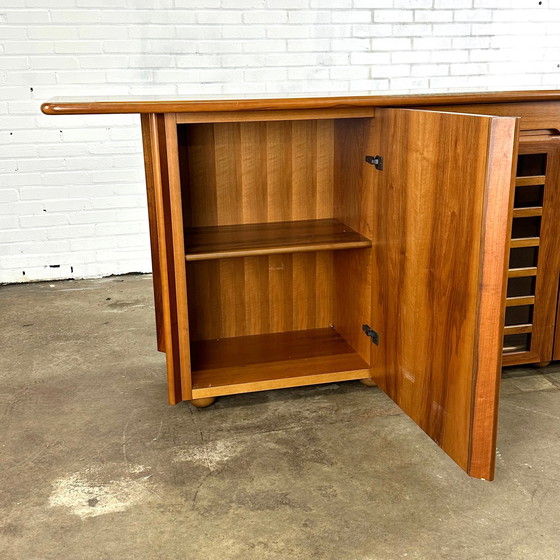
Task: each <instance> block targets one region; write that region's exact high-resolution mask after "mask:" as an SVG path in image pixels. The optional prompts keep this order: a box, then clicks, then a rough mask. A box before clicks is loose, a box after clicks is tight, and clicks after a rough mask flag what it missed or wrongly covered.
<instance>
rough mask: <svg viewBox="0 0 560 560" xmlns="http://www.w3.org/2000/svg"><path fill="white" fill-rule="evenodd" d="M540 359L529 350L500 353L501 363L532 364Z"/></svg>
mask: <svg viewBox="0 0 560 560" xmlns="http://www.w3.org/2000/svg"><path fill="white" fill-rule="evenodd" d="M539 361H540V358H539V355H538V354H536V353H535V352H531V351H530V350H527V351H521V352H505V353H504V354H503V355H502V365H503V366H504V367H507V366H518V365H521V364H534V363H537V362H539Z"/></svg>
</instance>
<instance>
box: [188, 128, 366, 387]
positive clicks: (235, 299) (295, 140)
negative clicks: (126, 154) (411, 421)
mask: <svg viewBox="0 0 560 560" xmlns="http://www.w3.org/2000/svg"><path fill="white" fill-rule="evenodd" d="M371 121H372V120H371V119H370V118H352V119H324V120H293V121H290V120H288V121H271V122H221V123H196V124H179V125H178V141H179V161H180V174H181V188H182V201H183V222H184V228H185V248H186V260H187V295H188V318H189V337H190V344H191V373H192V383H193V395H196V396H214V395H219V394H220V387H225V386H227V387H228V388H227V392H228V393H232V392H236V387H238V388H239V392H242V391H243V392H246V391H248V390H261V389H266V388H272V387H278V386H290V384H293V385H297V384H301V378H305V384H312V383H324V382H328V381H337V380H345V379H359V378H364V377H368V375H369V371H368V368H369V366H370V344H371V341H370V339H369V338H368V337H367V336H366V335H365V334H364V332H363V330H362V325H364V324H367V323H369V320H370V317H369V314H370V308H371V301H370V299H371V291H370V290H371V273H370V266H371V264H370V261H371V237H372V236H371V223H372V212H373V204H372V202H371V188H368V184H366V183H367V180H368V174H367V173H368V172H370V170H369V166H368V165H367V164H365V163H364V157H365V155H366V154H367V153H368V152H367V146H368V139H369V136H370V129H371ZM370 175H371V172H370ZM279 378H282V379H281V380H280V381H279ZM298 380H299V381H298Z"/></svg>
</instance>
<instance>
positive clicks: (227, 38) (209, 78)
mask: <svg viewBox="0 0 560 560" xmlns="http://www.w3.org/2000/svg"><path fill="white" fill-rule="evenodd" d="M559 72H560V2H558V1H554V0H542V1H538V0H375V1H374V0H198V1H195V0H0V282H21V281H27V280H49V279H55V278H69V277H88V276H99V275H108V274H120V273H125V272H131V271H149V270H150V258H149V244H148V226H147V213H146V207H145V194H144V179H143V163H142V155H141V138H140V127H139V119H138V117H137V116H130V115H129V116H126V115H124V116H123V115H108V116H76V117H54V116H45V115H42V114H41V113H40V112H39V106H40V104H41V102H43V101H45V100H47V99H49V98H50V97H53V96H60V95H85V96H90V95H101V96H103V95H127V94H162V95H169V96H178V95H193V94H197V93H212V94H216V93H217V94H221V93H223V94H226V95H235V94H236V93H240V92H248V93H254V94H255V95H258V94H260V93H282V92H286V91H289V92H294V91H296V92H297V91H300V92H306V91H309V92H327V91H340V92H349V93H350V92H356V91H363V90H372V91H379V90H402V89H408V90H415V89H430V88H438V89H443V90H447V89H451V88H457V89H472V88H482V89H496V90H499V89H514V88H543V87H545V88H556V87H560V83H559V82H560V80H559Z"/></svg>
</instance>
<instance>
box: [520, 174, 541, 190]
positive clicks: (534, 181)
mask: <svg viewBox="0 0 560 560" xmlns="http://www.w3.org/2000/svg"><path fill="white" fill-rule="evenodd" d="M544 180H545V176H544V175H530V176H528V177H516V178H515V186H516V187H532V186H533V185H544Z"/></svg>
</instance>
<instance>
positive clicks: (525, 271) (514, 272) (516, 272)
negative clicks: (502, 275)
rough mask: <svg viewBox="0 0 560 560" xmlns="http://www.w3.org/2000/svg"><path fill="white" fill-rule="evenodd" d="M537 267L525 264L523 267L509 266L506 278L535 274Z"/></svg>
mask: <svg viewBox="0 0 560 560" xmlns="http://www.w3.org/2000/svg"><path fill="white" fill-rule="evenodd" d="M536 275H537V267H536V266H527V267H524V268H510V269H509V270H508V278H526V277H527V276H536Z"/></svg>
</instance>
